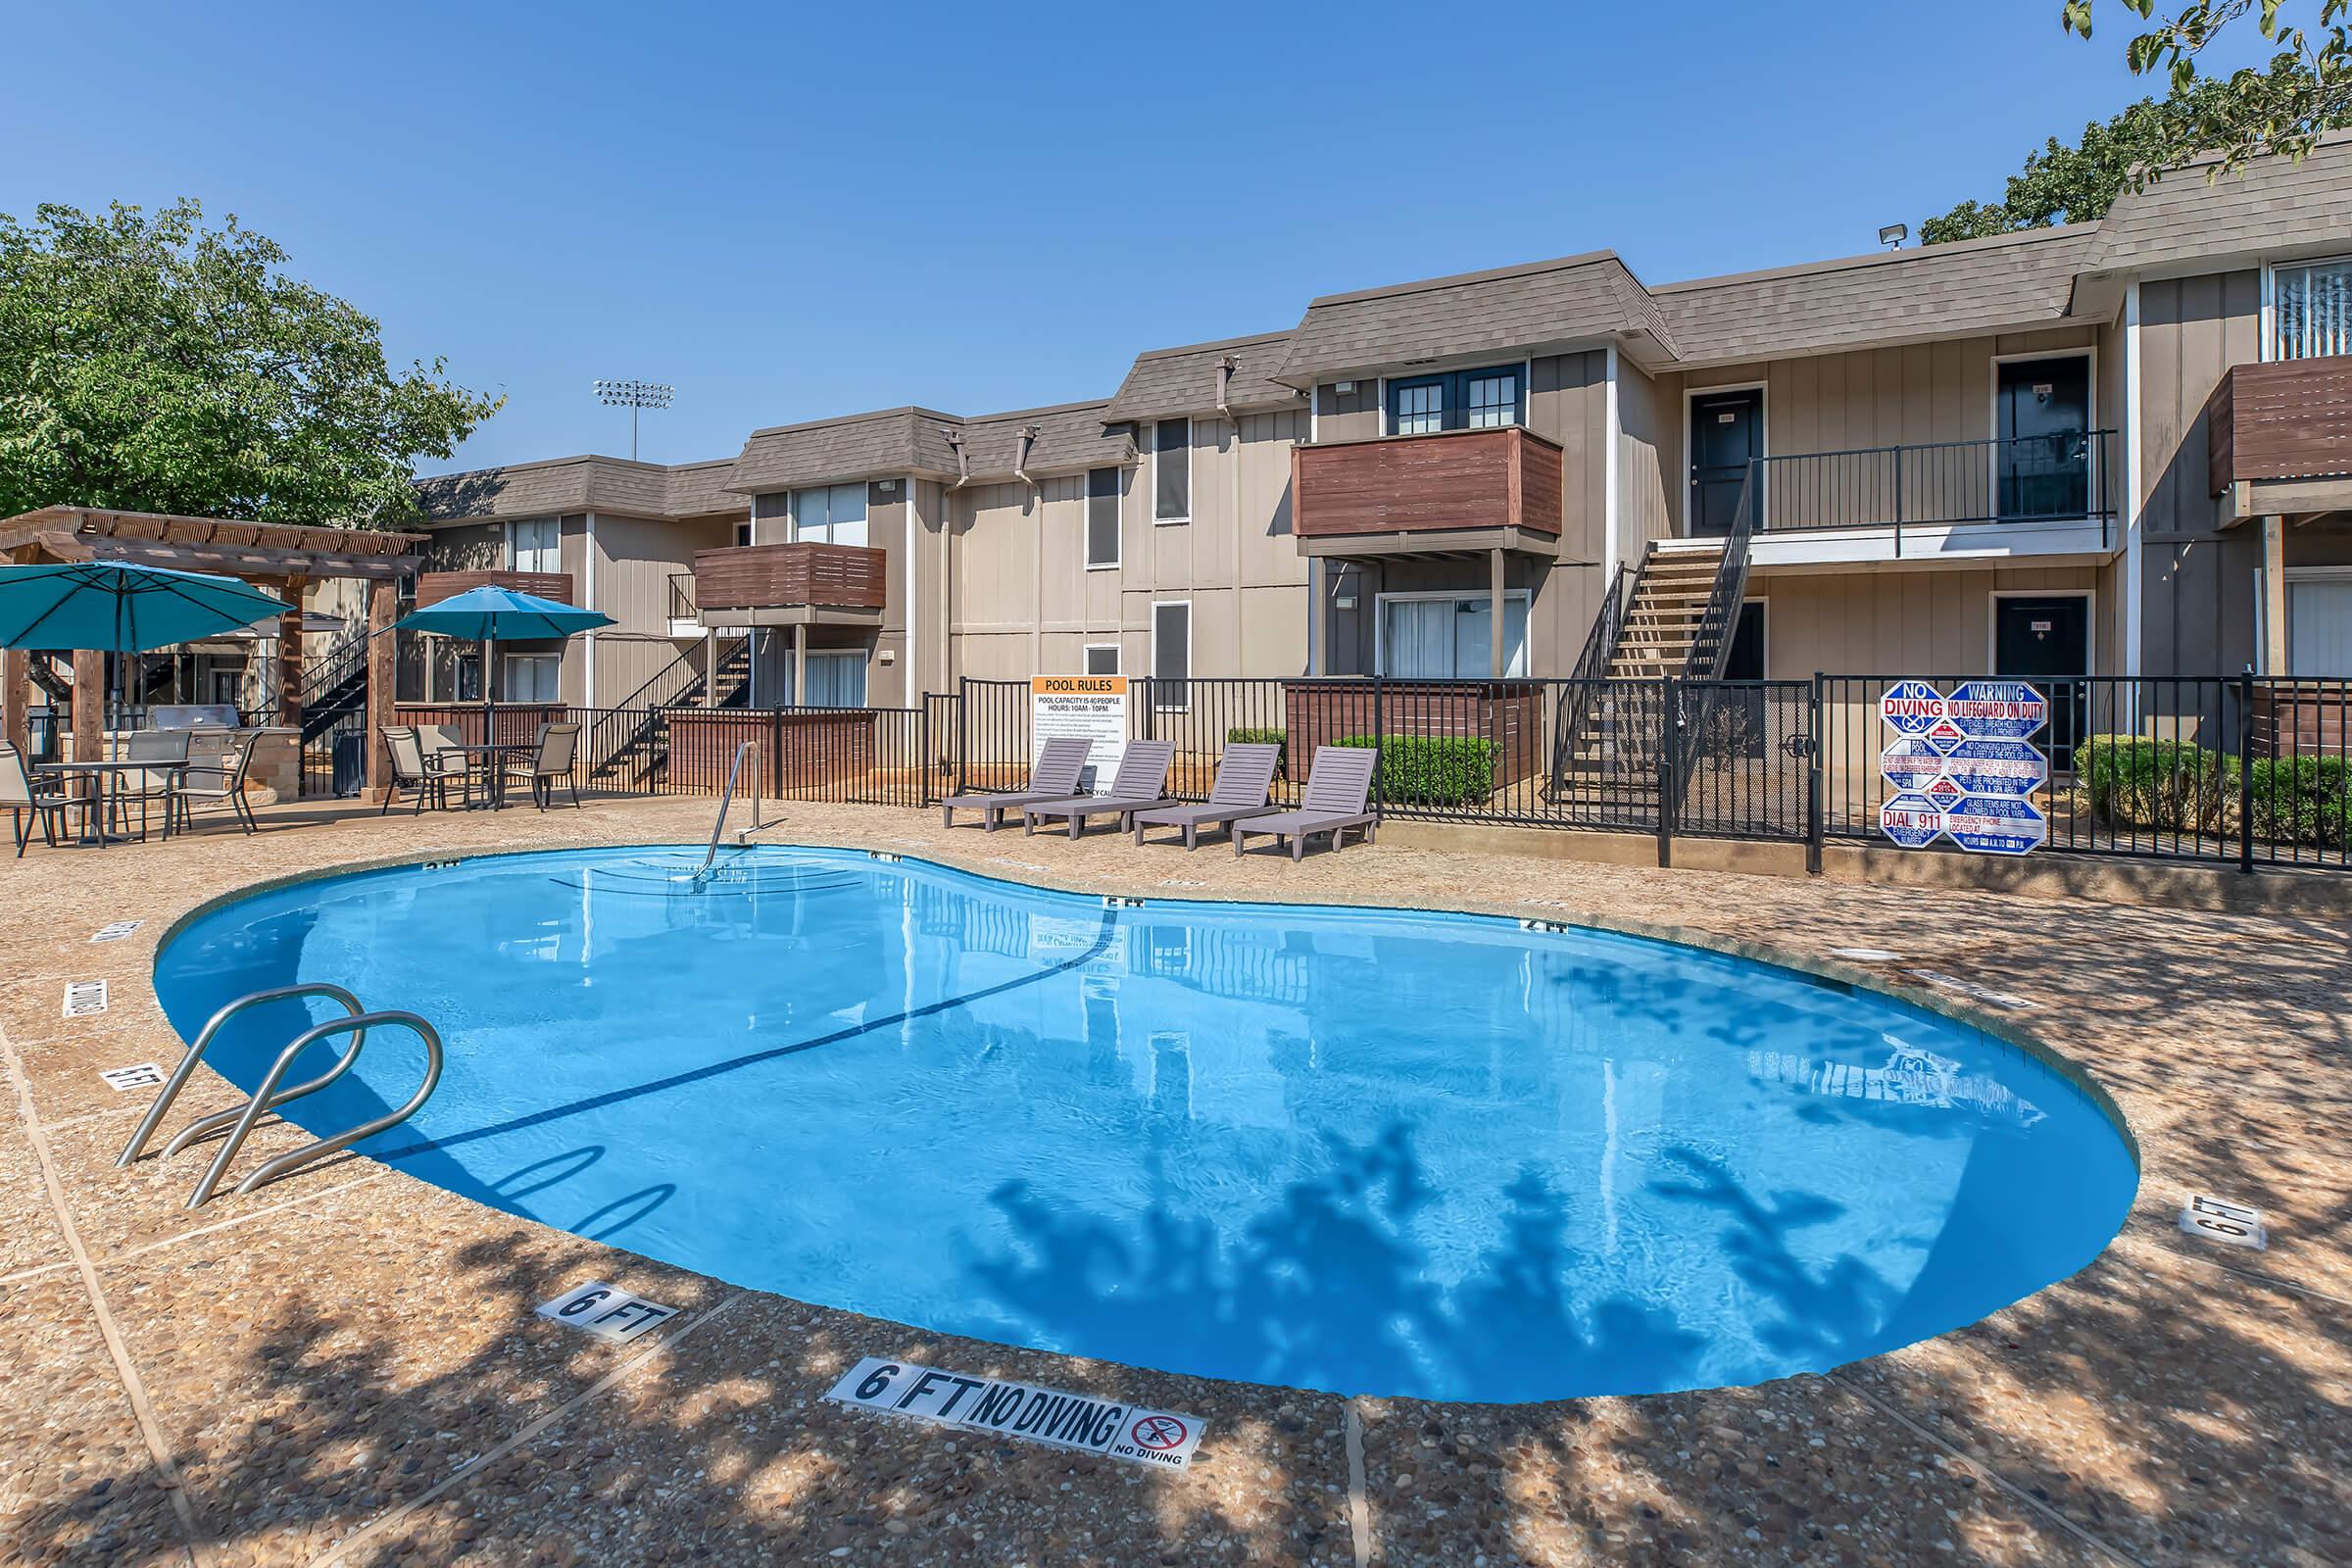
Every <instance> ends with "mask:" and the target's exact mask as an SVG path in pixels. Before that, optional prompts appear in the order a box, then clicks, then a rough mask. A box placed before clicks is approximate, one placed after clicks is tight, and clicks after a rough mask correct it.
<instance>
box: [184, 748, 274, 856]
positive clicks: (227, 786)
mask: <svg viewBox="0 0 2352 1568" xmlns="http://www.w3.org/2000/svg"><path fill="white" fill-rule="evenodd" d="M261 744H262V737H261V736H259V735H248V736H246V737H245V738H244V739H243V740H242V741H240V742H238V743H237V745H236V747H235V749H234V750H232V751H231V752H230V753H229V754H228V755H227V756H225V757H222V758H221V759H219V760H218V761H216V762H209V763H207V762H200V763H198V764H196V765H195V766H193V767H190V768H189V769H188V770H187V771H186V772H185V773H183V774H181V775H180V780H179V784H178V785H177V787H176V788H174V789H173V790H172V815H173V816H174V817H176V818H177V820H178V825H179V827H180V828H181V830H182V831H185V830H187V829H189V828H193V827H194V826H195V825H196V806H197V803H198V802H203V803H205V804H208V805H215V806H218V805H221V804H225V805H226V806H227V807H228V809H229V810H230V811H232V812H233V813H235V815H236V819H237V825H238V826H239V827H241V828H243V829H244V830H245V831H246V832H248V833H251V832H253V831H254V830H255V829H256V828H258V827H260V826H261V825H262V824H261V823H260V822H259V821H257V820H256V819H255V818H254V814H253V806H252V803H250V802H248V801H247V800H246V799H245V774H246V772H247V770H248V769H250V768H251V767H252V766H253V753H254V749H255V748H256V747H258V746H260V745H261Z"/></svg>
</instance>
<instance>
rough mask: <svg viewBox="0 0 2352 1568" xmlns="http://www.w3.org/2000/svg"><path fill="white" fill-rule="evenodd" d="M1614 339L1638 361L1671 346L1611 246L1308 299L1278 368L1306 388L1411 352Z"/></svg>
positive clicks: (1398, 360)
mask: <svg viewBox="0 0 2352 1568" xmlns="http://www.w3.org/2000/svg"><path fill="white" fill-rule="evenodd" d="M1612 337H1614V338H1619V339H1622V340H1624V341H1625V343H1626V347H1627V350H1628V352H1629V353H1633V354H1634V355H1635V356H1636V358H1638V359H1642V360H1646V361H1650V362H1653V363H1663V362H1665V361H1668V360H1671V359H1672V358H1673V356H1674V353H1675V347H1674V339H1673V337H1672V335H1671V333H1670V331H1669V328H1668V323H1667V321H1666V319H1665V318H1664V316H1663V315H1662V314H1661V313H1660V311H1659V310H1658V308H1657V306H1656V304H1655V303H1654V302H1653V301H1652V300H1651V299H1650V298H1649V295H1648V292H1647V291H1646V290H1644V289H1643V288H1642V283H1641V280H1640V279H1638V278H1636V277H1635V276H1634V274H1633V273H1632V272H1630V271H1628V270H1626V266H1625V263H1623V262H1622V261H1620V260H1618V258H1617V254H1616V253H1615V252H1614V251H1591V252H1588V253H1586V254H1584V255H1582V256H1564V257H1560V258H1558V259H1557V260H1554V261H1548V262H1533V263H1530V264H1528V265H1526V266H1523V267H1504V268H1497V269H1495V270H1491V271H1484V272H1462V273H1459V274H1457V275H1455V276H1452V277H1433V278H1425V279H1423V280H1421V281H1419V282H1415V283H1396V284H1392V285H1390V286H1388V287H1386V288H1374V289H1363V290H1359V291H1358V292H1356V293H1352V294H1327V295H1325V296H1324V297H1322V298H1321V299H1318V300H1316V301H1314V302H1313V303H1312V304H1310V305H1308V306H1307V308H1306V316H1305V318H1304V319H1302V320H1300V321H1299V329H1298V331H1297V332H1295V333H1294V334H1292V338H1291V347H1290V352H1289V353H1288V354H1287V355H1286V356H1284V359H1283V362H1282V365H1281V368H1279V369H1277V370H1276V371H1275V372H1274V375H1275V377H1276V378H1277V379H1279V380H1281V381H1284V382H1286V383H1288V384H1290V385H1293V386H1304V385H1306V384H1308V383H1309V382H1311V381H1314V380H1317V379H1325V378H1328V377H1331V376H1334V375H1343V374H1348V373H1349V372H1354V371H1369V370H1374V369H1378V368H1384V367H1388V366H1394V365H1398V364H1403V363H1407V362H1410V361H1414V360H1440V359H1452V358H1458V357H1462V356H1466V355H1476V354H1490V353H1492V354H1522V353H1533V352H1543V351H1544V350H1547V349H1552V348H1564V347H1569V346H1572V345H1575V344H1579V343H1593V342H1597V341H1599V340H1602V339H1606V338H1612Z"/></svg>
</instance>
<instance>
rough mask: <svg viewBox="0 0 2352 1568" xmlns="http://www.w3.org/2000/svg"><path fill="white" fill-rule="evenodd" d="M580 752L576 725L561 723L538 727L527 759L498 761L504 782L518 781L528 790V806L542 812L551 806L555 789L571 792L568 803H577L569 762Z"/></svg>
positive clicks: (554, 796) (576, 781)
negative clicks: (503, 775)
mask: <svg viewBox="0 0 2352 1568" xmlns="http://www.w3.org/2000/svg"><path fill="white" fill-rule="evenodd" d="M579 749H580V726H579V725H577V724H575V723H571V722H568V721H567V722H564V723H562V724H542V725H540V726H539V744H538V745H537V746H536V747H535V748H533V749H532V752H531V755H530V756H529V757H528V758H520V757H509V758H502V759H501V760H500V765H501V766H502V767H503V768H505V770H506V780H505V782H507V783H510V784H512V783H514V782H515V780H516V779H520V780H522V781H523V782H524V783H526V784H528V785H530V787H531V804H532V805H533V806H536V807H537V808H539V809H541V810H542V811H544V810H546V809H548V808H549V807H550V806H552V805H554V804H555V799H556V786H557V785H559V784H561V785H563V786H564V788H566V789H568V790H570V791H571V804H572V805H573V806H574V807H577V806H578V805H579V804H580V785H579V781H578V780H577V779H575V778H573V777H572V776H571V760H572V758H573V756H574V755H576V754H577V753H578V751H579Z"/></svg>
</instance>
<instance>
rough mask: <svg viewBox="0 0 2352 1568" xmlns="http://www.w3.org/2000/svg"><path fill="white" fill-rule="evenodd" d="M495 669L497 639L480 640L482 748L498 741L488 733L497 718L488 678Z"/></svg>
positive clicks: (496, 662)
mask: <svg viewBox="0 0 2352 1568" xmlns="http://www.w3.org/2000/svg"><path fill="white" fill-rule="evenodd" d="M497 668H498V639H497V637H495V636H491V637H485V638H483V639H482V744H483V745H484V746H490V745H495V744H496V743H497V740H498V737H497V736H496V735H493V734H492V733H491V732H490V725H491V723H492V721H493V720H494V719H495V718H496V717H497V714H496V713H495V712H494V711H492V704H491V698H490V677H491V674H492V672H493V671H495V670H496V669H497Z"/></svg>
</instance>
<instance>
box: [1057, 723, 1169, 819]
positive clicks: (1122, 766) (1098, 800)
mask: <svg viewBox="0 0 2352 1568" xmlns="http://www.w3.org/2000/svg"><path fill="white" fill-rule="evenodd" d="M1175 761H1176V743H1175V742H1174V741H1129V742H1128V743H1127V750H1126V751H1124V752H1122V753H1120V754H1119V770H1118V771H1117V772H1116V773H1113V774H1112V775H1111V776H1110V793H1109V794H1107V795H1073V796H1070V797H1069V798H1068V799H1067V800H1060V801H1037V802H1034V803H1032V804H1031V805H1028V806H1024V807H1022V808H1021V831H1022V832H1024V833H1034V832H1036V831H1037V824H1038V823H1040V822H1043V821H1045V820H1046V819H1047V818H1049V817H1055V816H1058V817H1065V818H1067V819H1068V821H1069V824H1070V837H1072V838H1076V837H1077V836H1078V835H1079V834H1081V833H1083V832H1085V831H1086V824H1087V820H1088V818H1090V817H1097V816H1103V815H1106V814H1108V815H1116V816H1117V817H1119V818H1120V820H1121V822H1122V823H1124V821H1125V819H1126V817H1127V815H1128V813H1129V812H1131V811H1138V810H1141V809H1144V808H1146V807H1149V806H1168V805H1172V804H1174V803H1173V802H1172V801H1170V799H1169V798H1168V797H1167V796H1166V795H1163V794H1162V793H1160V792H1161V791H1163V790H1165V789H1166V788H1167V787H1168V769H1169V768H1170V767H1171V766H1173V765H1174V764H1175Z"/></svg>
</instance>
